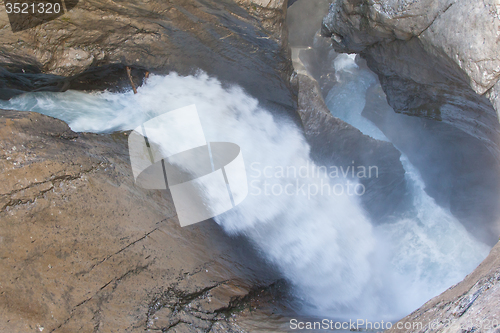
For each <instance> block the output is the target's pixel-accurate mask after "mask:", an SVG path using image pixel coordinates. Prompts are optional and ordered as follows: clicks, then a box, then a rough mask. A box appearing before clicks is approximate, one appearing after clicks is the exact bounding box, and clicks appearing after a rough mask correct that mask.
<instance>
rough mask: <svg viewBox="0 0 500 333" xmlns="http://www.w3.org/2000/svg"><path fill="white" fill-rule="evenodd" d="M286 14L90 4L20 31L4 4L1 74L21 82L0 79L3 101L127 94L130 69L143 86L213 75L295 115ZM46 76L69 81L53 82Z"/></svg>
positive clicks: (189, 3)
mask: <svg viewBox="0 0 500 333" xmlns="http://www.w3.org/2000/svg"><path fill="white" fill-rule="evenodd" d="M286 6H287V1H286V0H255V1H250V0H238V1H236V2H235V1H232V0H224V1H215V0H209V1H198V0H174V1H160V0H154V1H147V2H144V1H127V2H107V1H102V0H91V1H80V2H79V3H78V5H77V6H76V7H75V8H73V9H72V10H71V11H69V12H68V13H66V14H65V15H63V16H61V17H59V18H57V19H55V20H52V21H50V22H47V23H44V24H42V25H39V26H37V27H35V28H33V29H28V30H25V31H21V32H16V33H14V32H12V31H11V29H10V27H9V20H8V17H7V14H6V11H5V10H4V5H3V3H2V4H0V27H1V29H0V67H3V68H4V70H8V71H9V72H10V74H11V75H10V76H11V77H9V78H8V80H7V79H5V76H8V75H7V74H5V73H4V72H3V73H2V72H0V98H1V97H2V95H4V98H10V97H11V96H13V95H16V94H19V93H21V92H22V91H33V90H43V89H45V90H51V91H62V90H65V89H85V90H91V89H98V90H101V89H102V88H103V87H104V88H115V87H116V86H117V85H118V86H119V88H120V87H122V86H121V85H120V84H119V83H120V82H122V83H123V82H125V84H126V83H127V82H128V78H127V76H126V72H125V69H124V66H130V67H133V68H135V69H136V73H133V77H134V79H135V80H136V84H137V85H138V84H140V83H141V81H142V77H143V76H144V72H145V71H149V72H152V73H160V74H161V73H168V72H170V71H176V72H178V73H180V74H182V75H187V74H193V73H194V72H196V71H197V70H203V71H205V72H207V73H208V74H210V75H217V77H218V78H219V79H220V80H222V81H224V82H227V83H228V84H231V83H237V84H239V85H240V86H242V87H243V88H245V89H246V90H247V91H248V92H249V93H250V94H251V95H253V96H254V97H256V98H258V99H259V100H260V101H261V102H262V103H266V104H268V105H270V106H272V107H274V108H276V109H282V110H281V111H283V112H288V113H294V112H295V108H296V104H295V96H294V95H293V91H292V90H290V85H289V78H290V75H291V72H292V67H291V64H290V62H289V60H288V59H289V55H288V48H287V33H286V25H285V16H286ZM241 64H245V66H241ZM113 65H115V66H116V65H117V66H118V67H117V68H116V67H113ZM120 66H121V67H120ZM95 68H102V69H103V70H104V71H108V72H106V73H105V74H103V73H100V72H99V71H98V72H96V71H95ZM40 73H43V74H52V75H58V76H62V77H59V78H57V77H52V79H51V80H49V82H44V81H47V79H48V78H47V76H40V75H37V74H40ZM2 76H3V77H2ZM12 76H14V77H12ZM263 77H266V80H263V79H262V78H263ZM61 81H62V82H61ZM106 81H107V82H106ZM106 83H107V85H106ZM9 89H11V90H12V89H14V90H15V91H13V92H12V91H10V93H9Z"/></svg>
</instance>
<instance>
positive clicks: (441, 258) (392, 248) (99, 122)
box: [0, 74, 488, 320]
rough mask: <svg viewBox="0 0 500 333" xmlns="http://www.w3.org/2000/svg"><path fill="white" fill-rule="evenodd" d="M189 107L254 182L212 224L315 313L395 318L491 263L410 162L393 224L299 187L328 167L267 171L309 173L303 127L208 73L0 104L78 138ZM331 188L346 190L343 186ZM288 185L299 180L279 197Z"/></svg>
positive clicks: (350, 200) (351, 202)
mask: <svg viewBox="0 0 500 333" xmlns="http://www.w3.org/2000/svg"><path fill="white" fill-rule="evenodd" d="M190 104H196V106H197V109H198V113H199V116H200V119H201V122H202V126H203V128H204V131H205V135H206V139H207V141H223V142H224V141H227V142H234V143H236V144H238V145H239V146H240V147H241V151H242V154H243V157H244V160H245V163H246V169H247V172H248V176H249V182H250V184H249V188H250V194H249V196H248V197H247V199H246V200H245V201H244V202H243V203H242V204H240V205H239V206H238V207H237V208H236V209H234V210H232V211H230V212H228V213H226V214H224V215H221V216H219V217H217V218H216V221H217V222H218V223H219V224H221V225H222V226H223V228H224V229H225V230H226V231H227V232H228V233H231V234H244V235H246V236H247V237H248V238H249V239H250V240H251V241H252V242H253V244H255V246H256V247H257V249H258V250H259V251H260V252H261V253H262V255H263V256H264V257H265V258H266V259H267V260H269V261H270V262H272V263H273V264H275V265H276V266H277V267H278V268H279V269H280V270H281V272H282V274H283V275H284V276H285V277H286V278H287V279H288V280H289V281H290V282H291V284H292V285H293V287H294V291H295V293H296V295H297V296H298V297H299V298H301V299H302V300H303V302H304V304H305V306H304V311H306V312H307V313H308V314H312V315H318V316H329V317H337V318H364V319H374V320H380V319H384V320H385V319H394V318H398V317H400V316H402V315H405V314H407V313H409V312H410V311H412V310H413V309H415V308H416V307H418V306H420V305H421V304H422V303H423V302H424V301H426V300H427V299H429V298H430V297H432V296H434V295H436V294H438V293H439V292H441V291H443V289H445V288H446V287H448V286H450V285H451V284H453V283H455V282H458V281H459V280H460V279H461V278H463V277H464V276H465V274H467V273H468V272H470V271H471V270H472V269H473V268H474V267H475V265H477V264H478V263H479V262H480V261H481V260H482V259H483V258H484V257H485V256H486V254H487V251H488V248H487V247H486V246H484V245H482V244H481V243H479V242H477V241H475V240H474V239H472V238H471V237H470V236H469V235H468V233H467V232H466V231H465V230H464V228H463V227H461V225H460V224H459V223H458V222H457V221H456V220H455V219H453V218H452V216H451V215H450V214H449V213H448V212H446V211H444V210H442V209H441V208H440V207H439V206H437V205H436V204H435V203H433V201H432V199H430V198H429V197H428V196H426V195H425V192H424V191H423V190H422V185H421V183H419V182H418V180H419V178H418V176H417V175H416V173H414V172H409V170H410V166H408V165H407V167H408V168H407V171H408V172H407V176H408V177H409V178H410V179H413V178H414V182H413V184H414V185H415V190H414V197H415V211H414V212H410V213H409V216H408V218H407V219H404V220H401V221H399V222H397V223H391V224H385V225H381V226H379V227H376V228H375V227H373V226H372V225H371V224H370V221H369V220H368V218H367V217H366V214H365V212H364V211H363V209H362V208H361V206H360V204H359V197H357V196H356V195H348V194H347V193H346V192H342V193H341V194H338V195H325V193H322V194H323V195H320V194H318V193H317V194H315V195H310V194H311V193H308V194H309V195H307V194H306V195H305V194H303V193H302V192H301V191H300V190H299V189H301V188H303V189H306V188H307V189H309V188H311V187H312V188H314V187H313V185H315V186H322V184H321V180H324V179H327V178H326V174H325V172H323V171H319V176H317V177H300V176H293V175H290V174H287V175H282V174H276V173H272V170H280V167H281V168H283V169H286V168H292V169H293V168H295V170H298V169H300V168H301V167H306V168H307V169H311V168H314V163H313V162H312V161H311V160H310V158H309V147H308V145H307V143H306V142H305V141H304V138H303V136H302V134H301V133H300V132H299V130H298V129H297V128H296V127H295V126H294V125H292V124H291V123H287V122H284V121H283V120H280V121H281V123H277V122H276V120H275V119H274V118H273V116H272V115H271V114H270V113H269V112H268V111H267V110H263V109H262V108H261V107H259V104H258V101H257V100H256V99H254V98H251V97H250V96H248V95H247V94H245V93H244V91H243V90H242V89H240V88H238V87H230V88H224V87H223V86H222V85H221V83H220V82H219V81H217V80H216V79H213V78H209V77H208V76H206V75H204V74H200V75H197V76H188V77H181V76H178V75H176V74H170V75H168V76H152V77H150V78H149V79H148V82H147V84H145V85H144V86H142V87H140V88H139V89H138V94H137V95H134V94H133V93H132V92H127V93H116V94H115V93H109V92H104V93H93V94H86V93H80V92H74V91H68V92H65V93H32V94H25V95H22V96H19V97H16V98H14V99H12V100H11V101H9V102H4V101H0V108H6V109H16V110H30V111H36V112H40V113H43V114H47V115H50V116H53V117H56V118H59V119H62V120H64V121H66V122H67V123H68V124H69V125H70V127H71V128H72V129H73V130H75V131H92V132H109V131H112V130H130V129H133V128H135V127H137V126H139V125H140V124H142V123H143V122H145V121H147V120H148V119H151V118H153V117H155V116H157V115H159V114H163V113H165V112H168V111H170V110H174V109H177V108H180V107H183V106H186V105H190ZM266 167H269V168H268V169H266V170H267V171H268V172H266V170H264V169H265V168H266ZM270 172H271V173H270ZM412 177H413V178H412ZM328 181H329V182H330V183H332V184H340V185H342V186H343V185H345V180H343V179H341V180H331V179H329V180H328ZM265 184H267V185H265ZM289 184H295V185H294V186H293V187H291V188H288V189H289V191H288V192H283V191H281V192H280V191H279V190H280V189H281V190H285V189H286V186H287V185H289ZM266 186H268V189H270V190H271V192H270V194H269V195H266ZM273 188H274V189H275V191H274V192H273ZM291 189H293V191H292V190H291ZM259 190H260V192H259ZM289 193H292V195H290V194H289Z"/></svg>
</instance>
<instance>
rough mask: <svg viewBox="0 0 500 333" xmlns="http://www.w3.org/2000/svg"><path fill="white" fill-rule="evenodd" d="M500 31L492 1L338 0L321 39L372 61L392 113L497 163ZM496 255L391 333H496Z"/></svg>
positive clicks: (496, 6)
mask: <svg viewBox="0 0 500 333" xmlns="http://www.w3.org/2000/svg"><path fill="white" fill-rule="evenodd" d="M499 27H500V6H499V4H498V1H493V0H485V1H466V0H438V1H435V0H422V1H409V0H396V1H386V0H335V1H334V2H333V3H332V5H331V7H330V12H329V14H328V16H326V17H325V19H324V21H323V27H322V33H323V34H324V35H326V36H329V37H331V40H332V44H333V47H334V49H335V50H336V51H338V52H347V53H360V54H361V55H362V56H363V57H364V58H365V59H366V60H367V63H368V66H369V67H370V68H371V69H372V70H373V71H374V72H375V73H376V74H378V76H379V79H380V82H381V84H382V87H383V89H384V91H385V93H386V95H387V101H388V102H389V104H390V105H391V106H392V107H393V108H394V111H396V112H400V113H405V114H408V115H412V116H418V117H422V118H428V119H431V120H435V121H442V122H446V123H448V124H450V125H452V126H453V127H454V128H456V129H459V130H461V131H463V132H464V133H466V134H468V135H470V136H472V137H474V138H477V139H479V140H480V141H481V142H482V143H483V144H484V145H485V147H487V148H488V150H489V152H490V153H491V154H492V155H493V157H494V158H495V159H496V161H497V162H498V160H499V156H500V154H499V152H500V149H499V143H500V141H499V137H500V136H499V134H500V131H499V128H500V127H499V122H498V114H500V103H499V101H500V100H499V93H500V88H499V85H500V83H499V78H500V58H498V54H499V51H500V44H499V43H498V31H499ZM438 134H439V133H438ZM440 135H441V134H440ZM444 143H445V144H446V142H444ZM447 144H448V145H450V147H451V148H450V149H454V148H452V146H453V144H455V143H454V142H448V143H447ZM469 148H470V147H469ZM469 148H467V147H465V146H464V147H463V149H464V151H466V150H467V149H469ZM457 149H460V147H457ZM423 155H424V154H423ZM457 161H460V159H458V160H457ZM461 163H465V164H466V165H467V167H469V166H470V167H473V166H474V163H473V161H468V160H466V159H462V162H458V163H457V164H456V165H457V166H462V164H461ZM493 164H497V163H493ZM462 172H463V170H462ZM465 175H466V174H465ZM465 175H464V176H465ZM497 180H498V175H497V176H495V177H493V179H492V180H491V181H492V182H496V181H497ZM430 186H432V185H430ZM465 190H466V188H464V189H463V190H462V191H458V192H457V193H464V192H463V191H465ZM480 194H481V193H477V195H480ZM460 200H462V199H460ZM485 200H488V199H487V198H485ZM464 204H465V202H464ZM471 206H474V205H471ZM495 223H496V224H495V225H496V226H498V221H496V222H495ZM495 230H498V229H495ZM497 236H498V235H497V234H493V235H492V237H494V238H496V237H497ZM498 251H499V245H498V244H497V245H496V246H495V247H494V248H493V250H492V251H491V253H490V255H489V257H488V258H487V259H486V260H485V261H484V262H483V263H482V264H481V265H480V266H479V267H478V268H477V269H476V270H475V271H474V272H473V273H471V274H470V275H469V276H467V277H466V278H465V279H464V280H463V281H462V282H461V283H459V284H457V285H456V286H454V287H452V288H450V289H449V290H448V291H446V292H444V293H443V294H441V295H440V296H437V297H436V298H434V299H432V300H430V301H429V302H428V303H426V304H425V305H423V306H422V307H421V308H420V309H418V310H417V311H415V312H414V313H412V314H411V315H409V316H407V317H406V318H404V319H402V320H401V321H400V322H399V323H398V324H397V325H395V326H394V327H393V328H392V329H391V330H389V331H390V332H498V330H499V327H500V326H499V323H498V319H499V312H498V306H499V305H498V295H499V288H498V281H499V278H498V277H499V267H500V263H499V262H498ZM495 320H496V321H495Z"/></svg>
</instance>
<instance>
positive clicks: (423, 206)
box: [326, 54, 489, 315]
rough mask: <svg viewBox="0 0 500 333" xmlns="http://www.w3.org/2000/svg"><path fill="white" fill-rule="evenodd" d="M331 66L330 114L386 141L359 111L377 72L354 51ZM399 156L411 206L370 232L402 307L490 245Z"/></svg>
mask: <svg viewBox="0 0 500 333" xmlns="http://www.w3.org/2000/svg"><path fill="white" fill-rule="evenodd" d="M332 66H333V67H334V68H335V71H336V77H337V80H338V83H337V84H336V85H335V86H334V87H333V88H332V89H331V91H330V92H329V93H328V96H327V99H326V103H327V106H328V108H329V109H330V112H331V113H332V115H334V116H335V117H338V118H340V119H342V120H344V121H345V122H347V123H349V124H351V125H352V126H354V127H356V128H358V129H359V130H360V131H361V132H362V133H363V134H365V135H369V136H371V137H373V138H375V139H378V140H383V141H389V139H388V138H387V137H386V136H385V135H384V134H383V133H382V131H381V130H380V129H379V128H378V127H376V126H375V125H374V124H373V123H372V122H371V121H370V120H368V119H366V118H364V117H363V116H362V112H363V110H364V108H365V106H366V94H367V90H368V88H370V87H371V86H373V85H375V84H379V83H378V82H377V80H376V76H375V74H374V73H372V72H371V71H369V70H368V69H366V68H360V67H359V66H358V65H357V64H356V62H355V56H353V55H347V54H340V55H339V56H338V57H337V58H336V59H335V60H334V62H333V64H332ZM401 162H402V164H403V167H404V169H405V171H406V174H405V178H406V181H407V184H408V186H409V189H408V191H409V192H410V193H411V195H412V198H413V208H412V209H411V210H410V211H407V212H406V214H405V216H404V217H403V218H401V219H399V220H397V221H391V222H388V223H386V224H381V225H379V226H377V227H376V228H375V229H374V234H375V235H376V238H377V240H378V242H379V243H381V244H385V245H383V246H382V248H383V249H382V250H381V251H378V253H377V255H378V256H382V257H378V258H377V260H382V261H383V262H384V261H385V262H388V263H389V265H390V266H391V267H392V269H391V270H389V271H387V272H385V273H381V276H383V282H382V283H384V284H385V283H392V284H394V286H393V287H392V288H391V287H389V288H387V290H391V289H392V290H391V292H393V291H394V292H396V293H397V294H399V296H403V297H402V298H399V302H401V308H404V309H410V308H411V307H412V306H416V305H419V304H420V305H421V304H423V302H425V301H426V300H428V299H430V298H431V297H433V296H435V295H437V294H439V293H440V292H442V291H444V290H445V289H447V288H448V287H449V286H451V285H453V284H455V283H457V282H459V281H460V280H462V279H463V277H464V276H465V275H466V274H468V273H469V272H470V271H471V270H473V269H474V268H475V267H476V266H477V264H479V262H480V261H481V260H483V259H484V258H485V256H486V255H487V254H488V251H489V247H488V246H486V245H485V244H483V243H481V242H479V241H478V240H476V239H475V238H474V237H472V236H471V235H470V234H469V233H468V232H467V230H466V229H465V228H464V227H463V225H462V224H461V223H460V222H459V221H458V220H457V219H456V218H455V217H454V216H453V215H452V214H451V212H450V211H449V210H447V209H444V208H442V207H440V206H439V205H438V204H436V202H435V200H434V199H433V198H431V197H430V196H429V195H428V194H427V193H426V192H425V184H424V182H423V180H422V177H421V175H420V174H419V172H418V170H417V169H416V168H415V167H414V166H413V165H412V164H411V163H410V161H409V160H408V157H407V156H406V155H404V154H402V156H401ZM385 311H389V308H386V310H385ZM388 313H389V312H388ZM400 314H401V315H404V314H405V313H404V311H401V312H400Z"/></svg>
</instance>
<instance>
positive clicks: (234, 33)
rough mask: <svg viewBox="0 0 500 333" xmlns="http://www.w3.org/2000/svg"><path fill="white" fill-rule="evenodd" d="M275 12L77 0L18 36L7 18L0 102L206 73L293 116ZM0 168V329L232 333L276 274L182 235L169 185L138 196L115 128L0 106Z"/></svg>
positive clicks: (206, 238) (257, 4)
mask: <svg viewBox="0 0 500 333" xmlns="http://www.w3.org/2000/svg"><path fill="white" fill-rule="evenodd" d="M1 6H2V7H3V4H2V5H1ZM285 8H286V1H274V0H271V1H259V0H257V1H253V2H250V1H246V0H241V1H239V2H233V1H190V0H188V1H184V0H179V1H169V2H165V1H159V2H142V1H141V2H133V1H132V2H126V3H120V2H118V3H113V2H105V1H104V2H102V1H94V2H80V3H79V5H78V6H77V7H75V8H74V9H73V10H71V11H70V12H69V13H67V14H66V15H63V16H61V17H60V18H58V19H56V20H53V21H50V22H48V23H45V24H43V25H40V26H38V27H36V28H33V29H30V30H26V31H22V32H17V33H13V32H12V31H11V30H10V27H9V26H8V19H7V15H6V14H5V11H4V10H3V8H2V9H1V10H0V26H2V29H0V41H1V42H0V98H9V97H12V96H15V95H18V94H20V93H24V92H26V91H44V90H45V91H47V90H48V91H62V90H66V89H79V90H103V89H124V88H126V89H130V83H129V80H128V77H127V74H126V69H125V67H126V66H130V67H131V68H132V72H131V74H132V79H133V80H134V81H135V84H136V85H139V84H140V83H141V80H142V78H143V77H144V75H145V73H146V71H150V72H155V73H167V72H169V71H177V72H179V73H181V74H188V73H192V72H193V71H196V70H197V69H201V70H204V71H206V72H208V73H209V74H213V75H217V76H218V77H219V78H220V79H221V80H222V81H223V82H224V83H225V84H230V83H238V84H240V85H242V86H243V87H244V88H246V90H247V91H248V92H250V93H251V94H252V95H254V96H258V97H259V98H260V100H261V102H262V103H263V104H266V105H270V106H271V107H273V109H275V110H277V112H280V111H281V112H284V113H286V114H288V115H290V114H292V115H293V114H294V113H295V103H296V101H295V98H294V92H293V89H291V87H290V84H289V75H290V71H291V70H290V69H291V64H290V62H289V60H288V56H287V49H286V47H285V46H286V38H283V37H282V36H286V34H284V33H283V32H284V30H285V26H284V24H283V22H284V18H285V11H284V9H285ZM241 64H245V66H241ZM264 77H265V80H264V79H263V78H264ZM0 169H1V172H0V183H1V185H0V331H2V332H23V333H24V332H41V331H44V332H47V331H48V332H139V331H141V332H142V331H145V330H155V331H169V332H193V331H194V332H231V331H238V332H240V331H242V330H241V328H239V327H238V326H237V324H235V323H234V321H232V319H231V312H232V310H233V309H235V308H238V309H239V308H241V304H242V302H244V301H245V300H246V299H248V298H249V297H251V295H252V288H253V287H255V286H261V285H266V284H269V283H272V282H273V281H274V280H275V279H276V278H277V277H276V275H273V273H269V272H266V270H268V268H266V265H265V264H264V263H263V262H261V261H260V259H258V258H257V256H256V255H252V254H251V253H252V249H251V247H250V246H247V245H245V244H246V241H245V240H244V239H231V238H228V237H227V235H225V234H224V233H223V232H222V230H221V229H220V228H219V227H218V226H217V224H215V223H214V222H213V221H206V222H204V223H200V224H197V225H195V226H190V227H186V228H180V226H179V223H178V220H177V218H176V215H175V209H174V206H173V203H172V199H171V196H170V194H169V192H168V191H150V190H142V189H140V188H138V187H137V186H135V184H134V182H133V176H132V170H131V168H130V163H129V157H128V148H127V135H126V133H115V134H113V135H94V134H86V133H74V132H72V131H71V130H70V129H69V128H68V126H67V125H66V124H65V123H63V122H61V121H59V120H56V119H53V118H50V117H46V116H43V115H40V114H34V113H26V112H16V111H2V110H0ZM259 290H260V289H259Z"/></svg>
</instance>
